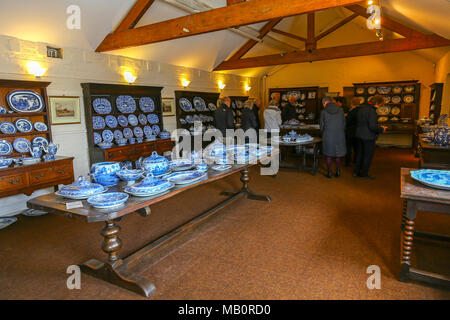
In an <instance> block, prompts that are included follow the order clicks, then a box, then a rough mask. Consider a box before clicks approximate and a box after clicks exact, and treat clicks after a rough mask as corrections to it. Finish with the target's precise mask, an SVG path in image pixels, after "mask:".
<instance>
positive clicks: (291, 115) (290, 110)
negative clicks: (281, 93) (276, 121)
mask: <svg viewBox="0 0 450 320" xmlns="http://www.w3.org/2000/svg"><path fill="white" fill-rule="evenodd" d="M296 117H297V113H296V112H295V96H289V103H287V104H286V105H285V106H284V107H283V110H282V111H281V118H282V120H283V123H284V122H286V121H289V120H292V119H295V118H296Z"/></svg>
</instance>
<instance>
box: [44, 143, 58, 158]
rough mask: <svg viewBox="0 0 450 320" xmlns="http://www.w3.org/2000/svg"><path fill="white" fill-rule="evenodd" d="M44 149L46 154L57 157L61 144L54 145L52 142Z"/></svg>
mask: <svg viewBox="0 0 450 320" xmlns="http://www.w3.org/2000/svg"><path fill="white" fill-rule="evenodd" d="M42 149H44V151H45V153H47V154H49V155H51V156H55V155H56V153H57V152H58V149H59V144H54V143H53V142H50V143H49V144H48V146H46V147H45V146H44V147H42Z"/></svg>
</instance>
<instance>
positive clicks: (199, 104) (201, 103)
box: [192, 97, 207, 111]
mask: <svg viewBox="0 0 450 320" xmlns="http://www.w3.org/2000/svg"><path fill="white" fill-rule="evenodd" d="M192 101H193V102H194V107H195V110H197V111H206V110H207V109H206V103H205V100H203V99H202V98H200V97H195V98H194V99H193V100H192Z"/></svg>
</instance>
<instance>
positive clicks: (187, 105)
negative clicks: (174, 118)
mask: <svg viewBox="0 0 450 320" xmlns="http://www.w3.org/2000/svg"><path fill="white" fill-rule="evenodd" d="M178 104H179V105H180V108H181V110H183V111H186V112H190V111H193V109H192V103H191V102H190V101H189V100H188V99H186V98H181V99H180V101H178Z"/></svg>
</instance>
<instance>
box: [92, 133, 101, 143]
mask: <svg viewBox="0 0 450 320" xmlns="http://www.w3.org/2000/svg"><path fill="white" fill-rule="evenodd" d="M100 142H102V136H101V135H100V133H98V132H94V144H99V143H100Z"/></svg>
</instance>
